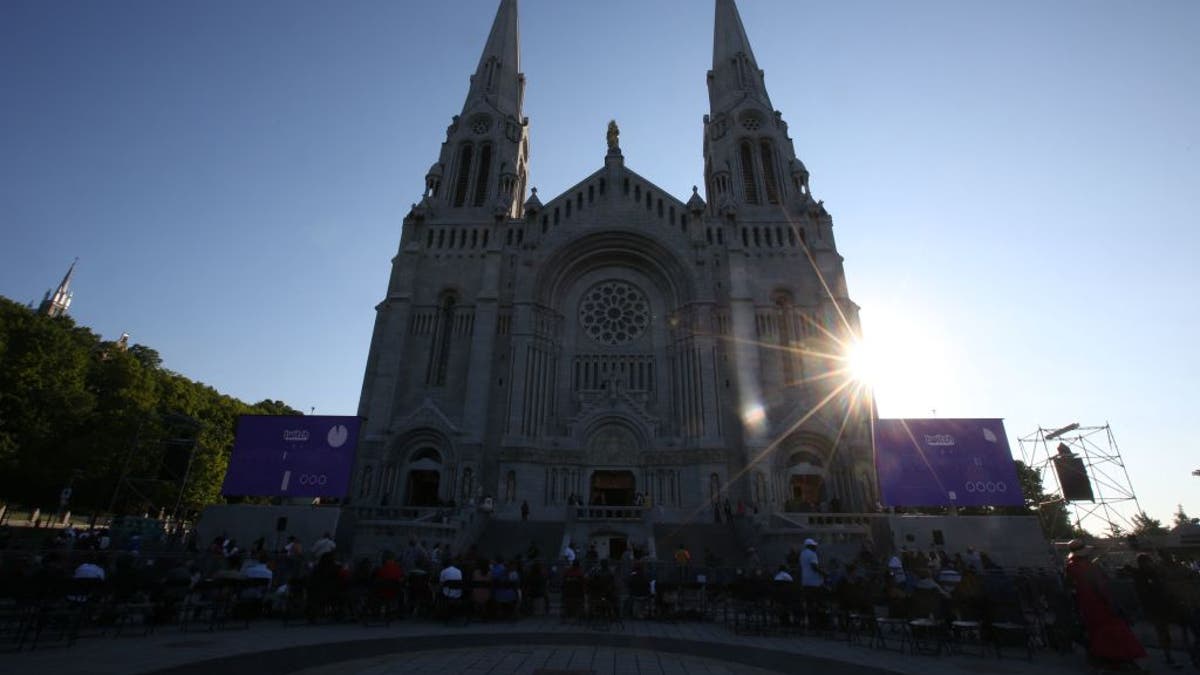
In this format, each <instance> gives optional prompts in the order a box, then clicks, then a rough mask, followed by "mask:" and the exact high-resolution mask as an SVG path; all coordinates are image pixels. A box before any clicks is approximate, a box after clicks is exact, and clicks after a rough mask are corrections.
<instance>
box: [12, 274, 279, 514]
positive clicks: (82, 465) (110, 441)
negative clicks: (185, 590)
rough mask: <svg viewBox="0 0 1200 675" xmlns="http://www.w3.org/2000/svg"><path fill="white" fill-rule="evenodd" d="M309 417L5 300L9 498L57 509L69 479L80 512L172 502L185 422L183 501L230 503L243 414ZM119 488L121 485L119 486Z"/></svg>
mask: <svg viewBox="0 0 1200 675" xmlns="http://www.w3.org/2000/svg"><path fill="white" fill-rule="evenodd" d="M243 414H277V415H278V414H283V415H287V414H299V413H298V411H296V410H294V409H293V408H292V407H291V406H288V405H287V404H286V403H284V402H282V401H273V400H270V399H268V400H264V401H261V402H259V403H256V404H254V405H250V404H248V403H245V402H244V401H239V400H238V399H235V398H233V397H231V396H227V395H225V394H222V393H220V392H218V391H217V390H215V389H213V388H212V387H209V386H207V385H204V384H203V383H200V382H194V381H192V380H189V379H188V378H186V377H184V376H183V375H180V374H178V373H173V372H171V371H169V370H167V369H165V368H163V367H162V359H161V357H160V356H159V354H158V352H157V351H155V350H154V349H151V348H150V347H146V346H144V345H133V346H132V347H130V348H129V349H128V350H122V349H120V348H119V347H118V346H117V345H116V344H115V343H112V342H105V341H101V340H100V339H99V337H98V336H96V335H95V334H94V333H92V332H91V331H90V330H88V329H87V328H83V327H79V326H76V325H75V322H74V321H73V320H72V319H71V318H70V317H68V316H61V317H55V318H50V317H46V316H41V315H38V314H36V313H35V312H33V311H32V310H31V309H29V308H28V307H24V306H22V305H20V304H18V303H15V302H12V301H11V300H8V299H6V298H3V297H0V498H5V499H9V500H12V501H17V502H23V503H25V504H28V505H30V506H39V507H41V508H42V509H43V510H46V509H48V508H53V507H56V506H57V505H58V495H59V491H60V490H61V489H62V488H63V487H65V485H66V484H67V483H68V482H71V485H72V488H73V491H74V494H73V496H72V499H71V508H72V509H73V510H75V511H84V510H87V509H95V510H100V509H107V508H108V507H109V503H110V501H111V500H112V499H113V497H114V496H116V497H118V500H117V503H116V504H115V506H116V510H117V511H118V512H137V513H140V512H142V511H151V512H157V510H158V509H159V508H165V509H166V510H167V511H168V512H169V511H171V510H173V509H174V506H175V502H176V500H177V499H178V497H179V494H180V483H181V481H182V478H183V476H182V475H176V474H179V473H180V472H165V471H164V470H163V467H164V463H165V462H168V459H169V458H168V455H170V454H172V453H177V452H178V450H179V448H180V436H181V433H180V431H181V430H180V420H185V421H186V423H187V426H189V427H190V428H191V431H189V432H188V433H187V434H184V435H186V436H187V437H188V439H191V438H193V437H194V438H195V442H194V452H193V453H192V455H191V462H190V470H189V472H188V474H189V475H188V480H187V482H186V484H185V485H184V486H183V499H182V502H181V505H182V506H183V508H184V509H185V510H198V509H200V508H202V507H204V506H206V505H208V504H212V503H215V502H218V501H220V499H221V497H220V486H221V481H222V479H223V478H224V475H225V468H226V467H227V466H228V462H229V452H230V450H231V448H232V446H233V436H234V432H235V425H236V421H237V416H238V415H243ZM118 488H119V489H118Z"/></svg>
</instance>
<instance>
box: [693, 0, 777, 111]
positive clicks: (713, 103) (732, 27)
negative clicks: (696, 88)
mask: <svg viewBox="0 0 1200 675" xmlns="http://www.w3.org/2000/svg"><path fill="white" fill-rule="evenodd" d="M716 5H717V6H716V10H717V11H716V18H715V19H714V21H713V64H712V70H710V71H709V73H708V95H709V104H710V108H711V110H712V112H713V113H717V112H724V111H726V110H727V109H728V108H730V107H731V106H733V105H736V104H737V103H738V102H739V101H740V100H741V99H743V98H745V97H746V96H750V97H753V98H755V99H757V100H758V101H759V102H760V103H762V104H763V105H764V106H766V107H767V108H768V109H769V110H773V108H771V99H770V98H769V97H768V96H767V87H766V84H765V83H764V82H763V75H762V71H761V70H759V69H758V62H757V61H756V60H755V59H754V50H753V49H751V48H750V39H749V38H748V37H746V27H745V26H743V25H742V17H741V15H740V14H738V9H737V3H735V2H734V0H717V1H716Z"/></svg>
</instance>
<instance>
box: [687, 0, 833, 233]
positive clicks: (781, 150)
mask: <svg viewBox="0 0 1200 675" xmlns="http://www.w3.org/2000/svg"><path fill="white" fill-rule="evenodd" d="M715 2H716V19H715V23H714V25H713V66H712V70H710V71H708V98H709V105H710V108H709V114H708V115H706V116H705V118H704V123H705V129H704V130H705V134H704V160H705V194H706V195H707V196H708V200H707V206H708V209H709V211H710V212H711V213H714V214H720V215H721V216H724V217H735V216H739V215H741V216H745V215H749V214H750V213H751V212H753V211H755V210H758V211H759V212H760V215H761V214H762V213H773V212H776V211H777V210H778V209H779V208H781V207H783V206H784V205H785V204H788V203H789V202H791V203H793V205H794V206H798V207H804V206H805V205H806V204H807V203H808V202H810V201H811V198H810V197H809V194H808V171H807V170H806V169H805V168H804V164H803V163H802V162H801V161H800V160H799V159H798V158H797V157H796V150H795V147H793V145H792V139H791V138H789V137H788V128H787V123H786V122H784V120H783V115H782V114H781V113H779V112H778V111H776V110H775V109H774V107H772V106H771V98H770V97H769V96H768V95H767V86H766V83H765V82H764V80H763V72H762V71H761V70H759V68H758V61H757V60H755V58H754V50H752V49H751V48H750V40H749V38H747V37H746V28H745V26H743V25H742V17H741V15H739V14H738V9H737V4H736V3H735V2H734V0H715Z"/></svg>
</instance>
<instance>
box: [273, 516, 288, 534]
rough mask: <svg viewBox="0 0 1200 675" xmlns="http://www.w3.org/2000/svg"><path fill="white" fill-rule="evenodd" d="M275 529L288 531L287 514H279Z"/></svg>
mask: <svg viewBox="0 0 1200 675" xmlns="http://www.w3.org/2000/svg"><path fill="white" fill-rule="evenodd" d="M275 531H276V532H287V516H279V517H278V518H276V519H275Z"/></svg>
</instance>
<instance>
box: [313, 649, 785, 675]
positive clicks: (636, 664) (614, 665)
mask: <svg viewBox="0 0 1200 675" xmlns="http://www.w3.org/2000/svg"><path fill="white" fill-rule="evenodd" d="M778 672H779V671H777V670H764V669H762V668H755V667H753V666H746V665H742V664H736V663H727V662H724V661H717V660H715V659H705V658H700V657H697V656H687V655H681V654H663V653H659V652H653V651H648V650H644V649H613V648H609V647H579V646H570V645H560V646H557V647H555V646H541V645H514V646H512V647H474V648H466V649H448V650H443V651H428V652H413V653H406V654H389V655H387V656H374V657H371V658H366V659H358V660H356V661H343V662H342V663H333V664H330V665H327V666H318V667H316V668H306V669H304V670H300V671H295V672H294V673H293V674H292V675H426V674H428V675H447V674H448V673H495V674H496V675H499V674H501V673H505V674H508V673H511V674H512V675H603V674H606V673H638V674H639V675H673V674H676V673H678V674H681V675H682V674H683V673H687V674H689V675H690V674H691V673H707V674H709V675H775V674H776V673H778Z"/></svg>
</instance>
